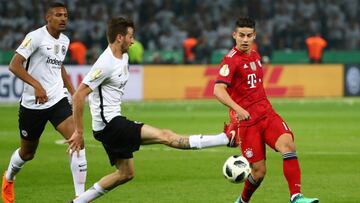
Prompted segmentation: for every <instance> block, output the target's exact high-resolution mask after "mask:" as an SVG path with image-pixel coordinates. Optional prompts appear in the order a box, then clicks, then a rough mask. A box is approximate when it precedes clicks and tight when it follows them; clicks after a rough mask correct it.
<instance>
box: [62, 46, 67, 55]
mask: <svg viewBox="0 0 360 203" xmlns="http://www.w3.org/2000/svg"><path fill="white" fill-rule="evenodd" d="M61 53H62V55H65V54H66V47H65V46H64V45H62V47H61Z"/></svg>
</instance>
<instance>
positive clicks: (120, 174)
mask: <svg viewBox="0 0 360 203" xmlns="http://www.w3.org/2000/svg"><path fill="white" fill-rule="evenodd" d="M134 177H135V173H134V171H133V170H127V171H117V174H116V181H117V182H118V184H122V183H125V182H128V181H130V180H132V179H134Z"/></svg>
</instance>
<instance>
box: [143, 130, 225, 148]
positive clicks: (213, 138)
mask: <svg viewBox="0 0 360 203" xmlns="http://www.w3.org/2000/svg"><path fill="white" fill-rule="evenodd" d="M228 143H229V140H228V138H227V136H226V135H225V133H220V134H218V135H190V136H182V135H179V134H176V133H174V132H173V131H171V130H165V129H158V128H155V127H152V126H150V125H146V124H145V125H143V127H142V128H141V144H143V145H144V144H145V145H146V144H165V145H167V146H169V147H172V148H177V149H201V148H207V147H214V146H221V145H226V144H228Z"/></svg>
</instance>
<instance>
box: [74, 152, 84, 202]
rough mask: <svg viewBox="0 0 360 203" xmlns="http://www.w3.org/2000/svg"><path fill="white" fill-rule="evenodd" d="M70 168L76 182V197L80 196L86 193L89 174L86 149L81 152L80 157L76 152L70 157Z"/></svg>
mask: <svg viewBox="0 0 360 203" xmlns="http://www.w3.org/2000/svg"><path fill="white" fill-rule="evenodd" d="M70 168H71V173H72V176H73V181H74V188H75V195H76V196H80V195H81V193H83V192H84V191H85V181H86V173H87V162H86V156H85V149H82V150H80V151H79V157H78V155H77V153H76V152H74V153H73V154H72V155H71V156H70Z"/></svg>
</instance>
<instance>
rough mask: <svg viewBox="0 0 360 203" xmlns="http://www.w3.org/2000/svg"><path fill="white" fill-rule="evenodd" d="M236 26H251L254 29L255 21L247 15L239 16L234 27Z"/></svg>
mask: <svg viewBox="0 0 360 203" xmlns="http://www.w3.org/2000/svg"><path fill="white" fill-rule="evenodd" d="M238 27H247V28H253V29H254V30H255V21H254V20H253V19H251V18H249V17H240V18H238V19H237V21H236V23H235V28H238Z"/></svg>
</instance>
